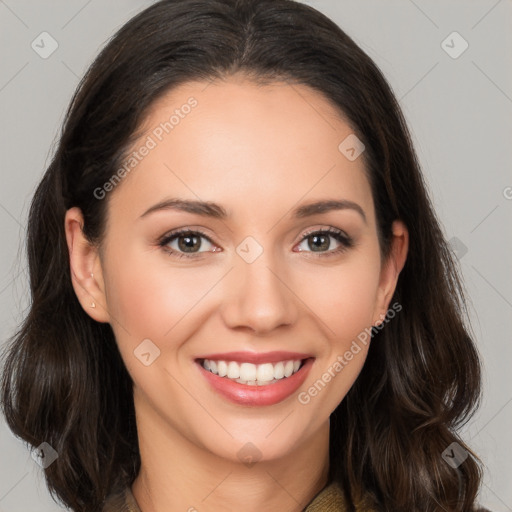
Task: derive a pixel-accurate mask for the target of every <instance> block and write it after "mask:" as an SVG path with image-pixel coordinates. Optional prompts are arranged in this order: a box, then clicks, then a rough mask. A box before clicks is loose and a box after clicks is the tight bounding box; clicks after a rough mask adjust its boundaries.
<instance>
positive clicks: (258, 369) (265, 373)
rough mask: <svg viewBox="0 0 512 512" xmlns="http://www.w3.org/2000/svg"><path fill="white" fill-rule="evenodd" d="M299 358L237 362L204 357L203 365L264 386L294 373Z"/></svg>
mask: <svg viewBox="0 0 512 512" xmlns="http://www.w3.org/2000/svg"><path fill="white" fill-rule="evenodd" d="M301 362H302V361H301V360H300V359H298V360H289V361H279V362H278V363H263V364H253V363H240V364H239V363H237V362H236V361H214V360H212V359H205V360H204V361H203V367H204V368H205V369H206V370H209V371H210V372H212V373H214V374H216V375H218V376H219V377H226V378H228V379H232V380H234V381H235V382H238V383H240V384H246V385H248V386H264V385H266V384H273V383H275V382H278V381H279V380H281V379H283V378H286V377H290V376H291V375H293V374H294V373H296V372H297V371H298V370H299V368H300V365H301Z"/></svg>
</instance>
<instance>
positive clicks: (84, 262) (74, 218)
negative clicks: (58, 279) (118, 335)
mask: <svg viewBox="0 0 512 512" xmlns="http://www.w3.org/2000/svg"><path fill="white" fill-rule="evenodd" d="M83 225H84V221H83V216H82V212H81V210H80V209H79V208H77V207H74V208H71V209H69V210H68V211H67V212H66V216H65V219H64V227H65V231H66V241H67V245H68V252H69V266H70V273H71V282H72V285H73V289H74V290H75V293H76V296H77V298H78V300H79V302H80V304H81V305H82V307H83V308H84V311H85V312H86V313H87V314H88V315H89V316H90V317H91V318H92V319H94V320H96V321H97V322H109V320H110V315H109V314H108V311H107V306H106V300H105V287H104V281H103V273H102V268H101V261H100V257H99V253H98V248H97V247H96V246H94V245H93V244H91V243H90V242H89V240H87V238H86V237H85V236H84V234H83V231H82V229H83Z"/></svg>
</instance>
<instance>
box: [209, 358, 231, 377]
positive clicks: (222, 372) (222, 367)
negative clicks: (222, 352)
mask: <svg viewBox="0 0 512 512" xmlns="http://www.w3.org/2000/svg"><path fill="white" fill-rule="evenodd" d="M205 361H207V360H206V359H205ZM217 373H218V375H219V377H225V376H226V375H227V374H228V365H227V364H226V361H218V362H217Z"/></svg>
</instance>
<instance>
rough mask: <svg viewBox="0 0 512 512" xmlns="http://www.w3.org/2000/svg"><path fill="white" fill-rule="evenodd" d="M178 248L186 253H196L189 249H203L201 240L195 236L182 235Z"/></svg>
mask: <svg viewBox="0 0 512 512" xmlns="http://www.w3.org/2000/svg"><path fill="white" fill-rule="evenodd" d="M183 240H185V242H183ZM194 242H195V243H194ZM178 246H179V248H180V250H182V251H184V252H194V251H193V250H192V251H189V249H199V247H201V239H200V237H198V236H195V235H181V236H180V237H179V238H178Z"/></svg>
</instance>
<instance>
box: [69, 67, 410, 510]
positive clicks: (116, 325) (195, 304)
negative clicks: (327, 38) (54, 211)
mask: <svg viewBox="0 0 512 512" xmlns="http://www.w3.org/2000/svg"><path fill="white" fill-rule="evenodd" d="M190 96H193V97H194V98H196V99H197V102H198V104H197V106H196V107H195V108H193V109H192V111H191V112H190V113H189V114H188V115H187V116H186V117H184V118H183V119H181V120H180V123H179V124H178V125H177V126H175V128H174V129H173V130H172V132H170V133H169V134H167V135H165V137H164V138H163V140H162V141H161V142H159V143H158V145H157V147H156V148H154V149H152V150H151V151H150V153H149V154H148V155H147V156H146V157H145V158H144V159H143V160H142V161H141V162H140V163H139V164H138V165H137V167H136V168H135V169H134V170H133V171H132V172H131V173H130V174H129V175H128V176H127V177H126V178H125V179H124V180H123V181H122V183H121V184H119V185H118V186H117V187H116V188H115V190H114V191H112V192H110V193H109V195H108V196H107V198H106V199H105V200H108V201H109V203H108V222H107V227H106V232H105V238H104V240H103V241H102V244H101V245H100V247H95V246H93V245H91V244H89V243H88V242H87V240H86V239H85V238H84V237H83V234H82V231H81V224H82V222H83V220H82V216H81V212H80V210H79V209H77V208H72V209H70V210H69V211H68V212H67V215H66V220H65V228H66V235H67V241H68V247H69V252H70V265H71V269H72V274H73V285H74V288H75V291H76V294H77V296H78V298H79V300H80V302H81V304H82V306H83V308H84V310H85V311H86V312H87V313H88V314H89V315H90V316H91V317H92V318H94V319H95V320H97V321H99V322H110V323H111V325H112V327H113V330H114V333H115V336H116V340H117V343H118V346H119V349H120V352H121V355H122V357H123V360H124V362H125V364H126V367H127V369H128V371H129V373H130V375H131V376H132V378H133V381H134V401H135V409H136V415H137V428H138V435H139V446H140V452H141V461H142V469H141V472H140V473H139V476H138V477H137V479H136V480H135V482H134V484H133V486H132V490H133V493H134V495H135V498H136V499H137V501H138V503H139V505H140V507H141V509H142V510H143V511H144V512H147V511H155V512H164V511H165V512H168V511H181V512H183V511H187V510H190V511H192V510H194V509H196V510H198V511H200V512H204V511H218V510H226V511H239V510H244V511H248V512H256V511H261V510H284V511H299V510H302V509H303V508H304V507H305V506H306V505H307V503H309V502H310V501H311V500H312V499H313V497H314V496H315V495H316V494H317V493H318V492H319V491H320V490H321V489H322V488H323V487H324V486H325V484H326V481H327V470H328V467H329V457H328V447H329V416H330V414H331V413H332V411H333V410H334V409H335V408H336V406H337V405H338V404H339V403H340V401H341V400H342V399H343V398H344V396H345V395H346V393H347V392H348V390H349V389H350V387H351V386H352V384H353V383H354V381H355V380H356V378H357V376H358V374H359V372H360V371H361V368H362V366H363V364H364V360H365V358H366V354H367V349H368V346H366V347H364V346H362V350H361V351H360V352H359V353H358V354H357V355H355V356H354V358H353V359H352V360H351V361H350V362H349V364H347V366H346V367H344V368H343V370H342V371H341V372H340V373H339V374H337V375H336V377H335V378H333V379H332V380H331V381H330V382H329V383H328V384H327V385H326V387H325V388H324V389H323V390H322V391H321V392H319V393H318V395H317V396H315V397H312V398H311V401H310V402H309V403H308V404H306V405H303V404H301V403H299V401H298V400H297V395H298V393H299V392H301V391H305V390H307V389H308V388H309V387H310V386H312V384H313V383H314V382H315V381H317V380H318V379H320V378H321V376H322V374H323V373H324V372H325V371H326V370H327V369H328V368H329V367H332V364H333V362H334V361H336V358H337V356H338V355H342V354H344V353H345V352H346V351H347V350H348V349H349V347H350V345H351V343H352V341H353V340H355V339H356V338H357V335H358V334H360V333H361V332H362V331H364V329H365V328H369V327H371V326H372V325H375V324H376V323H378V322H379V320H380V319H382V315H385V314H386V311H387V310H388V308H389V307H390V300H391V297H392V294H393V292H394V289H395V286H396V282H397V279H398V276H399V273H400V271H401V269H402V267H403V265H404V263H405V259H406V255H407V248H408V234H407V230H406V228H405V226H404V225H403V223H402V222H400V221H395V223H394V224H393V233H394V236H393V240H392V251H391V255H390V257H389V258H388V259H387V260H385V261H384V260H381V255H380V252H379V244H378V238H377V227H376V226H377V224H376V219H375V209H374V204H373V198H372V194H371V189H370V185H369V183H368V180H367V178H366V175H365V169H364V160H363V158H362V157H360V158H357V159H356V160H355V161H349V160H348V159H347V158H345V156H344V155H343V154H342V153H341V152H340V151H339V150H338V145H339V144H340V142H341V141H342V140H343V139H345V137H347V136H348V135H349V134H351V133H352V129H351V128H350V126H349V125H348V124H347V123H346V122H345V121H344V120H343V119H342V117H341V116H340V115H339V113H338V112H337V111H336V110H335V109H334V107H333V106H332V105H331V104H330V103H329V101H328V100H327V99H326V98H324V97H323V96H322V95H320V94H319V93H318V92H316V91H313V90H312V89H309V88H308V87H306V86H302V85H293V86H292V85H289V84H287V83H283V82H276V83H273V84H272V85H265V86H257V85H255V84H254V83H252V82H250V81H249V80H248V79H246V78H245V77H243V76H236V75H235V76H231V77H229V78H228V79H226V80H224V81H220V80H219V81H215V82H212V83H210V84H207V83H206V82H205V83H203V82H194V83H187V84H183V85H181V86H180V87H179V88H176V89H173V90H172V91H170V92H169V93H168V94H167V95H166V96H165V97H163V98H162V99H160V100H159V101H158V102H157V103H156V104H154V105H153V107H152V108H151V110H150V111H149V112H148V117H147V119H146V120H145V123H144V127H145V129H146V132H145V133H144V134H143V135H142V136H141V139H140V142H143V141H144V140H145V139H146V137H147V135H148V134H151V130H153V129H154V128H155V127H156V126H158V125H159V123H161V122H162V121H164V120H166V119H168V118H169V116H170V114H172V112H173V110H174V109H175V108H179V107H180V106H181V105H183V104H184V103H186V101H187V99H188V98H189V97H190ZM134 147H140V143H138V144H135V145H134ZM171 197H180V198H186V199H193V200H203V201H214V202H216V203H219V204H220V205H222V206H223V207H224V208H225V209H226V210H227V212H228V214H229V217H228V218H227V219H224V220H219V219H214V218H208V217H203V216H199V215H196V214H191V213H187V212H180V211H176V210H172V209H167V210H161V211H157V212H154V213H151V214H148V215H146V216H144V217H143V218H141V215H142V214H143V213H144V212H145V211H146V210H147V209H148V208H150V207H151V206H153V205H155V204H156V203H158V202H160V201H162V200H164V199H168V198H171ZM321 199H345V200H350V201H353V202H355V203H357V204H358V205H360V206H361V208H362V209H363V211H364V213H365V216H366V221H365V220H363V218H362V216H361V215H360V214H359V213H357V212H356V211H355V210H352V209H344V210H336V211H330V212H327V213H322V214H316V215H314V216H312V217H305V218H301V219H296V218H293V217H292V216H291V210H292V209H293V208H295V207H297V206H299V205H302V204H306V203H309V202H312V201H314V200H321ZM330 226H332V227H334V228H338V229H340V230H343V231H344V232H345V233H347V234H348V235H349V236H350V237H352V238H353V240H354V245H353V247H350V248H347V249H346V250H345V251H343V252H340V253H337V254H333V255H332V256H330V257H329V256H326V254H328V253H329V252H331V253H332V252H333V251H335V250H336V249H337V248H338V247H340V243H339V242H338V241H336V239H334V238H328V240H330V245H329V246H327V248H324V249H322V251H323V252H315V247H314V245H313V242H310V243H308V239H307V238H304V234H305V233H306V232H307V231H315V230H316V231H318V230H321V229H325V228H328V227H330ZM183 227H186V228H190V229H192V230H193V229H195V228H201V230H202V231H204V232H205V233H206V234H207V236H208V237H209V238H210V239H211V240H212V243H209V242H208V240H206V239H200V240H201V247H200V248H199V249H198V251H201V252H199V253H198V254H199V257H197V258H196V259H192V258H190V259H189V258H181V259H178V258H176V257H173V256H172V255H170V254H169V253H168V252H166V250H165V249H164V248H162V247H160V246H159V245H158V239H159V237H162V236H163V235H165V234H166V233H168V232H169V231H171V230H174V229H177V228H183ZM247 236H252V237H253V238H254V239H255V240H256V241H257V242H258V243H259V245H260V246H261V247H262V248H263V253H262V254H261V255H260V256H259V257H258V258H257V259H256V260H255V261H254V262H252V263H247V262H246V261H244V260H243V259H242V258H241V257H240V256H239V255H238V254H237V252H236V248H237V246H238V245H239V244H240V243H241V242H242V241H243V240H244V239H245V238H246V237H247ZM170 245H171V249H175V250H176V251H179V246H178V240H176V239H175V241H174V242H171V244H170ZM324 247H325V246H324ZM213 248H218V251H217V252H212V250H213ZM299 248H301V249H302V252H300V251H298V249H299ZM182 252H183V251H182ZM91 274H93V276H92V277H91ZM93 301H94V303H95V307H94V308H93V307H91V302H93ZM144 339H150V340H151V341H152V342H153V343H154V344H155V345H156V346H158V348H159V349H160V351H161V352H160V357H158V358H157V359H156V360H155V361H154V362H153V363H152V364H151V365H150V366H145V365H143V364H141V362H140V360H139V359H137V357H135V356H134V350H135V349H136V347H137V346H138V345H139V344H140V343H141V341H142V340H144ZM233 350H249V351H255V352H266V351H273V350H292V351H299V352H305V353H310V354H313V355H314V357H315V358H316V359H315V362H314V365H313V367H312V369H311V372H310V373H309V375H308V377H307V379H306V381H305V382H304V384H303V385H302V386H301V387H300V389H299V390H298V392H296V393H294V394H292V395H291V396H290V397H288V398H287V399H285V400H284V401H282V402H280V403H278V404H275V405H272V406H265V407H249V406H241V405H236V404H234V403H231V402H229V401H227V400H226V399H224V398H223V397H221V396H220V395H218V394H217V393H216V392H215V391H214V390H213V389H212V388H210V387H209V384H208V383H207V382H206V381H205V379H203V378H199V377H201V376H200V375H199V372H198V368H197V365H196V363H195V362H194V359H195V358H196V357H198V356H199V355H201V354H208V353H213V352H228V351H233ZM248 442H251V443H253V444H254V445H255V446H256V447H257V448H258V450H259V452H260V453H261V459H260V460H259V461H258V462H257V463H256V464H254V465H253V466H251V467H248V466H246V465H245V464H243V463H242V462H241V461H240V460H239V458H238V456H237V452H238V451H239V450H240V449H241V448H242V447H243V446H244V445H245V444H246V443H248Z"/></svg>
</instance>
